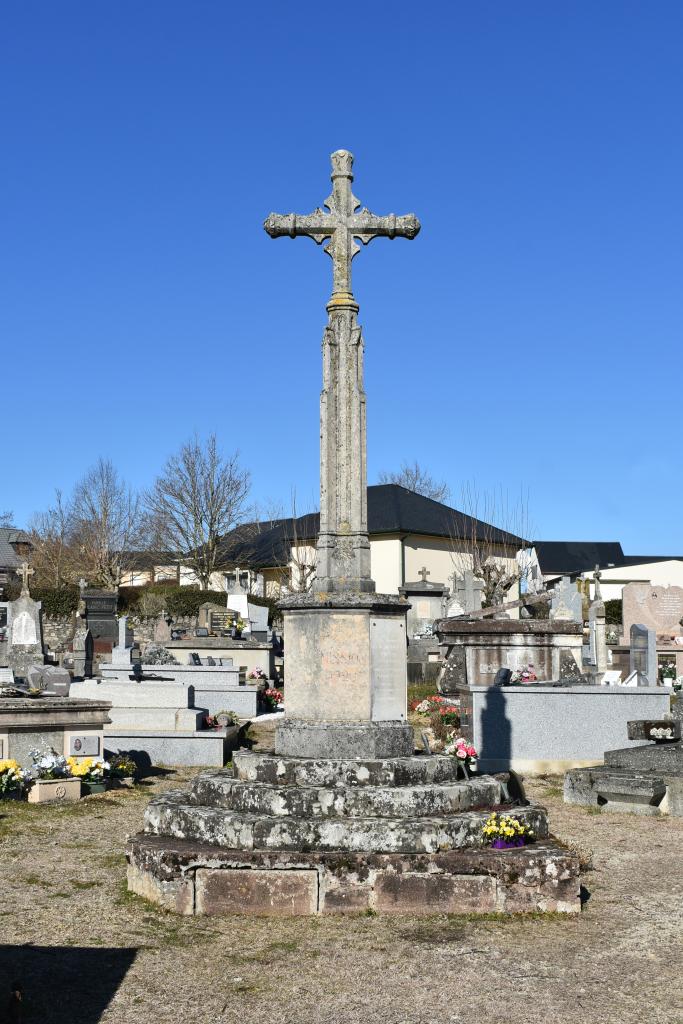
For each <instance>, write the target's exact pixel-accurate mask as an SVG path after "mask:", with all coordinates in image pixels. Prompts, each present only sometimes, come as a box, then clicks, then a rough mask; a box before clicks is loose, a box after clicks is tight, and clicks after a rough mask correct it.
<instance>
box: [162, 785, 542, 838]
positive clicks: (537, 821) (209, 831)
mask: <svg viewBox="0 0 683 1024" xmlns="http://www.w3.org/2000/svg"><path fill="white" fill-rule="evenodd" d="M513 813H514V815H515V817H517V818H519V820H520V821H523V822H525V823H526V824H528V825H529V826H530V827H531V828H532V829H533V830H534V832H535V834H536V836H537V837H538V838H544V837H545V836H547V834H548V824H547V815H546V812H545V810H544V809H543V808H541V807H537V806H529V807H520V808H515V810H514V812H513ZM488 815H489V811H488V810H486V811H464V812H460V813H459V814H455V815H451V816H449V817H431V818H419V817H415V818H360V817H359V818H313V819H306V818H292V817H277V816H273V815H259V814H246V813H240V812H237V811H226V810H223V809H221V808H217V807H203V806H200V805H198V804H192V803H189V794H188V793H186V792H185V793H183V792H181V793H171V794H165V795H163V796H161V797H159V798H158V799H156V800H154V801H152V802H151V803H150V804H149V806H148V807H147V810H146V812H145V832H147V833H150V834H153V835H165V836H172V837H174V838H176V839H190V840H195V841H197V842H204V843H210V844H212V845H214V846H224V847H228V848H232V849H243V850H314V849H315V850H347V851H349V852H369V851H374V852H376V853H437V852H438V851H440V850H451V849H458V848H462V847H467V846H480V845H481V829H482V825H483V823H484V822H485V821H486V819H487V817H488Z"/></svg>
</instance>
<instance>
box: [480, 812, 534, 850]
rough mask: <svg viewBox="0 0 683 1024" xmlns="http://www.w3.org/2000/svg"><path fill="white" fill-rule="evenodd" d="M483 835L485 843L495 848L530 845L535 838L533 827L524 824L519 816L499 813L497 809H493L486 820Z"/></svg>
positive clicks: (503, 848)
mask: <svg viewBox="0 0 683 1024" xmlns="http://www.w3.org/2000/svg"><path fill="white" fill-rule="evenodd" d="M481 837H482V841H483V843H484V845H485V846H491V847H492V848H493V849H494V850H512V849H514V848H515V847H518V846H528V844H529V843H533V842H534V839H535V836H534V832H533V829H531V828H529V826H528V825H524V824H523V823H522V822H521V821H520V820H519V819H518V818H513V817H512V815H511V814H501V815H498V814H497V813H496V811H493V813H492V814H490V815H489V817H488V818H487V820H486V821H485V822H484V827H483V828H482V830H481Z"/></svg>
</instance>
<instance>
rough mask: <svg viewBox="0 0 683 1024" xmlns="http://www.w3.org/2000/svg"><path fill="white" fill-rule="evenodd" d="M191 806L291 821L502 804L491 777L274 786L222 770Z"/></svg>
mask: <svg viewBox="0 0 683 1024" xmlns="http://www.w3.org/2000/svg"><path fill="white" fill-rule="evenodd" d="M190 801H191V802H192V803H195V804H200V805H203V806H209V807H221V808H225V809H227V810H232V811H240V812H246V813H248V814H267V815H277V816H286V817H294V818H340V817H341V818H343V817H351V818H355V817H370V818H374V817H380V818H393V817H396V818H401V817H412V818H416V817H417V818H428V817H433V816H439V815H442V814H457V813H458V812H459V811H466V810H469V809H470V808H473V807H479V808H481V807H487V806H490V805H492V804H499V803H501V802H502V793H501V786H500V783H499V782H497V781H496V780H495V779H492V778H490V777H489V776H482V777H480V778H476V779H471V780H469V781H466V780H461V781H460V782H440V783H431V784H426V785H419V786H400V787H397V786H360V787H356V788H346V789H344V788H337V787H329V786H328V787H322V788H321V787H316V786H272V785H267V784H265V783H258V782H247V781H245V780H243V779H235V778H233V777H232V776H230V775H229V774H228V773H227V772H226V771H215V772H205V773H203V774H202V775H200V776H198V778H197V779H196V780H195V782H194V784H193V786H192V790H191V793H190Z"/></svg>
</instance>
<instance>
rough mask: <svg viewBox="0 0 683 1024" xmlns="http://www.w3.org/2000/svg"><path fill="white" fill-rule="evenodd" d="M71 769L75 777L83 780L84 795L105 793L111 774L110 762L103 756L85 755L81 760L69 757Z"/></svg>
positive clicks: (68, 762) (68, 761) (82, 789)
mask: <svg viewBox="0 0 683 1024" xmlns="http://www.w3.org/2000/svg"><path fill="white" fill-rule="evenodd" d="M67 764H68V765H69V770H70V771H71V774H72V775H73V776H74V778H77V779H80V780H81V791H82V794H83V796H92V795H93V794H94V793H104V791H105V789H106V788H107V776H108V774H109V762H108V761H105V760H103V758H101V757H83V758H81V759H80V760H79V759H77V758H75V757H69V758H67Z"/></svg>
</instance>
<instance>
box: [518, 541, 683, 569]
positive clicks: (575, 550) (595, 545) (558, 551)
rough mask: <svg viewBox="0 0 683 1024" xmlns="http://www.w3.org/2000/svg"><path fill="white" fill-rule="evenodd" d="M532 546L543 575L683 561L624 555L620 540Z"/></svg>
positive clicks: (682, 558)
mask: <svg viewBox="0 0 683 1024" xmlns="http://www.w3.org/2000/svg"><path fill="white" fill-rule="evenodd" d="M534 547H535V549H536V554H537V556H538V562H539V565H540V567H541V572H542V573H543V575H544V576H573V575H578V574H580V573H583V572H592V571H593V570H594V569H595V567H596V566H599V567H600V569H618V568H621V567H624V568H625V567H627V566H631V565H645V564H647V563H648V562H669V561H683V555H625V554H624V551H623V549H622V546H621V544H620V543H619V541H612V540H609V541H595V540H537V541H534Z"/></svg>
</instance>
